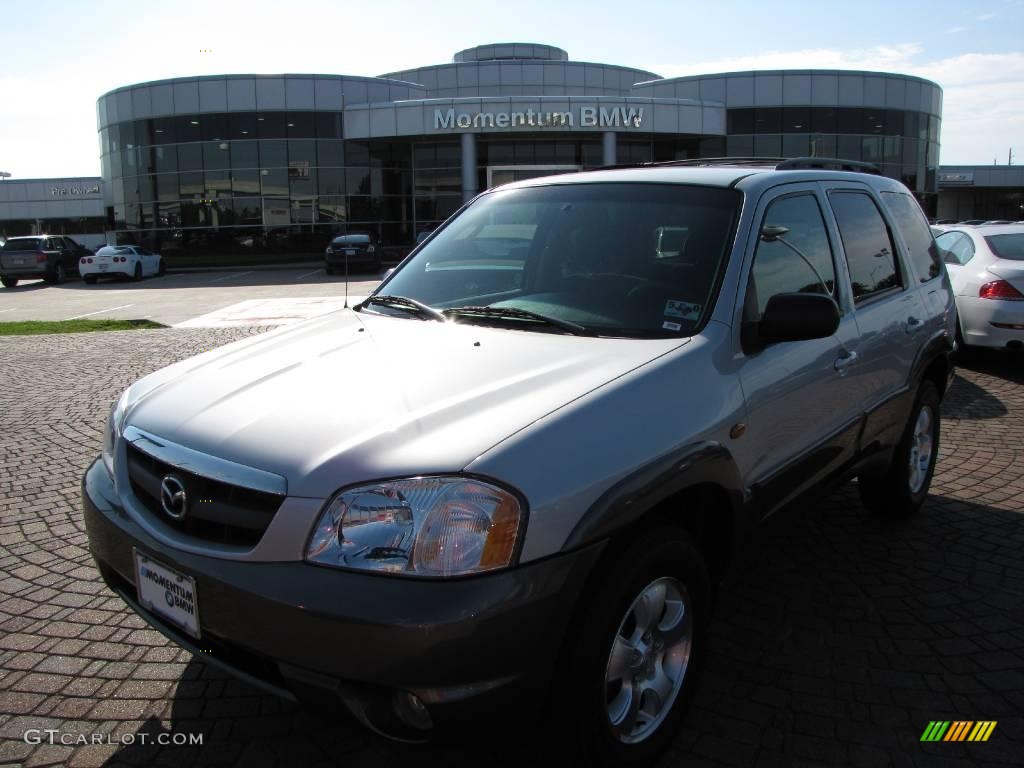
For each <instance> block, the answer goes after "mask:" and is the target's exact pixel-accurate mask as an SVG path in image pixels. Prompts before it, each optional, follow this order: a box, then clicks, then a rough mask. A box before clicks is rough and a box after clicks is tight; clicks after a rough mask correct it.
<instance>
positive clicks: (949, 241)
mask: <svg viewBox="0 0 1024 768" xmlns="http://www.w3.org/2000/svg"><path fill="white" fill-rule="evenodd" d="M935 242H936V244H937V245H938V246H939V250H940V251H941V252H942V254H943V258H944V259H945V261H946V263H947V264H961V265H963V264H966V263H967V262H968V261H970V260H971V259H973V258H974V243H972V242H971V238H969V237H968V236H967V235H965V234H964V233H963V232H946V233H945V234H943V235H939V236H938V237H937V238H936V240H935Z"/></svg>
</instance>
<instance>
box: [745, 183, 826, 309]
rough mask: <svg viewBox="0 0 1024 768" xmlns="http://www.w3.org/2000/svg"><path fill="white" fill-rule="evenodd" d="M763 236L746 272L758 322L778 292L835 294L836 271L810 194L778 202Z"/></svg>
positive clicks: (750, 302)
mask: <svg viewBox="0 0 1024 768" xmlns="http://www.w3.org/2000/svg"><path fill="white" fill-rule="evenodd" d="M761 227H762V232H765V231H766V230H768V228H771V230H768V234H765V235H762V237H761V239H760V241H759V242H758V244H757V252H756V253H755V255H754V267H753V269H752V271H751V275H750V278H751V279H750V288H749V289H748V290H749V291H751V292H752V295H750V296H748V298H747V301H748V305H747V306H748V311H749V312H750V313H753V312H754V308H755V307H756V315H755V316H750V317H748V318H747V319H748V320H751V321H753V322H756V321H757V320H759V319H760V318H761V315H762V314H764V308H765V307H766V306H767V304H768V299H770V298H771V297H772V296H775V295H776V294H779V293H824V294H828V295H834V294H835V282H836V272H835V267H834V265H833V261H832V248H831V246H830V245H829V241H828V234H827V233H826V231H825V222H824V221H823V220H822V217H821V209H820V208H819V207H818V202H817V201H816V200H815V199H814V196H813V195H794V196H792V197H784V198H782V199H781V200H776V201H775V202H774V203H772V204H771V206H770V207H769V208H768V210H767V212H766V213H765V216H764V221H763V222H762V224H761Z"/></svg>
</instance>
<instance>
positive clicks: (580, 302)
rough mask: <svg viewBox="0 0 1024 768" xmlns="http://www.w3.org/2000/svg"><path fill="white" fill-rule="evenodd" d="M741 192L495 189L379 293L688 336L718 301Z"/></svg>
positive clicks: (629, 187) (645, 187)
mask: <svg viewBox="0 0 1024 768" xmlns="http://www.w3.org/2000/svg"><path fill="white" fill-rule="evenodd" d="M741 200H742V197H741V195H740V193H739V192H737V191H735V190H731V189H722V188H718V187H697V186H684V185H674V184H673V185H669V184H623V183H614V184H553V185H545V186H538V187H526V188H522V189H511V190H506V191H499V192H494V193H492V194H488V195H484V196H483V197H481V198H480V199H478V200H477V201H476V202H475V203H473V204H472V205H471V206H470V207H469V208H467V209H466V210H465V211H464V212H463V213H462V214H460V215H459V216H458V217H457V218H456V219H455V220H453V221H452V222H451V223H449V224H448V225H447V226H446V227H445V228H444V229H443V230H441V231H440V232H438V233H437V234H436V235H435V236H434V238H433V239H432V240H431V241H430V242H429V243H427V244H426V245H425V246H424V247H423V248H422V250H420V251H419V253H417V254H416V256H415V257H414V258H413V259H412V260H411V261H409V262H408V263H407V264H405V265H404V266H403V267H402V268H401V269H400V270H399V271H397V272H395V274H394V275H392V277H391V279H390V280H388V281H387V282H386V287H382V288H381V289H380V293H382V294H387V295H390V296H404V297H407V298H411V299H415V300H417V301H419V302H422V303H423V304H427V305H429V306H431V307H433V308H434V309H439V310H445V309H452V308H457V307H470V306H472V307H494V308H508V309H511V310H526V311H528V312H533V313H537V314H539V315H543V316H545V317H548V318H553V319H556V320H561V321H565V322H568V323H574V324H577V325H579V326H583V327H584V328H586V329H587V330H588V331H592V332H594V333H597V334H600V335H611V336H664V335H680V334H683V335H687V334H690V333H693V332H694V330H695V329H696V328H697V327H698V326H700V325H701V324H702V323H703V320H704V318H705V316H706V314H707V313H708V311H709V310H710V305H711V303H712V299H713V290H714V286H715V278H716V276H717V274H718V271H719V267H720V266H721V264H722V263H723V259H724V256H725V254H726V253H727V251H728V248H729V245H730V243H731V239H732V233H733V230H734V225H735V221H736V218H737V216H738V214H739V208H740V202H741ZM497 314H498V313H493V312H492V313H489V314H488V315H487V316H486V317H489V318H492V319H493V318H494V317H495V316H496V315H497ZM460 317H461V316H460Z"/></svg>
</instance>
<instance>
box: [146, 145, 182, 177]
mask: <svg viewBox="0 0 1024 768" xmlns="http://www.w3.org/2000/svg"><path fill="white" fill-rule="evenodd" d="M152 151H153V164H154V165H155V166H156V168H155V170H156V171H157V172H158V173H167V172H170V171H176V170H178V148H177V147H175V146H159V147H153V150H152Z"/></svg>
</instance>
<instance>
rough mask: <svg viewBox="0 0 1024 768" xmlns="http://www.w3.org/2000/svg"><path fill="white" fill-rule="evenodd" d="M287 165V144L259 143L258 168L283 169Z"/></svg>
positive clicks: (282, 142) (274, 142) (279, 142)
mask: <svg viewBox="0 0 1024 768" xmlns="http://www.w3.org/2000/svg"><path fill="white" fill-rule="evenodd" d="M287 165H288V143H287V142H285V141H261V142H260V167H261V168H285V167H287Z"/></svg>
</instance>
